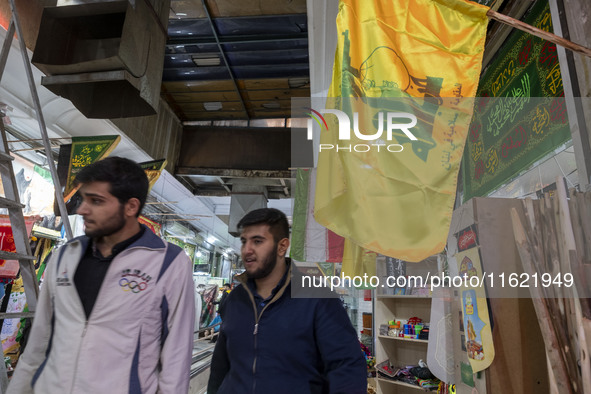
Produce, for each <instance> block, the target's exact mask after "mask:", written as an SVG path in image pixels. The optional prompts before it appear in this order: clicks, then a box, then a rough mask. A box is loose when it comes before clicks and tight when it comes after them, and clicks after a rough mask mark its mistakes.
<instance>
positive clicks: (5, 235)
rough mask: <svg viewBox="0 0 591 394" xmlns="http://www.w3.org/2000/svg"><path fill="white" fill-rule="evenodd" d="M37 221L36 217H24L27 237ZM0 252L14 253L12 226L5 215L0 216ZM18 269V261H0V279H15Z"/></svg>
mask: <svg viewBox="0 0 591 394" xmlns="http://www.w3.org/2000/svg"><path fill="white" fill-rule="evenodd" d="M38 219H39V217H38V216H36V217H35V216H34V217H25V227H26V230H27V237H28V236H30V235H31V230H32V229H33V225H34V224H35V222H36V221H37V220H38ZM0 250H3V251H5V252H12V253H16V246H15V244H14V235H13V234H12V226H11V224H10V219H9V218H8V216H7V215H0ZM19 269H20V265H19V262H18V260H2V259H0V278H16V274H17V273H18V271H19Z"/></svg>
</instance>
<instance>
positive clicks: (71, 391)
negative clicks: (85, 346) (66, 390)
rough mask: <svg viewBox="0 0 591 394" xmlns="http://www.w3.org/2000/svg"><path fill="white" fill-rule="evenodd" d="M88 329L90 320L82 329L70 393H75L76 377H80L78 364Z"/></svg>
mask: <svg viewBox="0 0 591 394" xmlns="http://www.w3.org/2000/svg"><path fill="white" fill-rule="evenodd" d="M87 328H88V319H86V321H85V322H84V329H82V335H81V336H80V346H78V353H77V354H76V364H75V365H74V374H73V375H72V376H73V379H72V388H71V389H70V393H73V392H74V386H75V385H76V376H77V375H78V364H79V359H80V349H81V348H82V341H83V340H84V336H85V335H86V329H87Z"/></svg>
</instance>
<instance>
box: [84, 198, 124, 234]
mask: <svg viewBox="0 0 591 394" xmlns="http://www.w3.org/2000/svg"><path fill="white" fill-rule="evenodd" d="M123 227H125V213H124V207H123V204H121V205H120V207H119V212H118V213H116V214H114V215H113V216H111V218H110V220H109V221H107V224H106V225H105V226H104V227H102V228H95V229H94V230H92V231H88V230H87V229H84V233H85V234H86V235H87V236H89V237H90V238H101V237H105V236H108V235H111V234H115V233H116V232H118V231H120V230H121V229H122V228H123Z"/></svg>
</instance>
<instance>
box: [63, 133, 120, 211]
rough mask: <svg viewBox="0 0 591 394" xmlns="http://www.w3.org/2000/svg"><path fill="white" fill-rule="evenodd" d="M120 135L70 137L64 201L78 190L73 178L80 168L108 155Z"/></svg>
mask: <svg viewBox="0 0 591 394" xmlns="http://www.w3.org/2000/svg"><path fill="white" fill-rule="evenodd" d="M120 140H121V136H119V135H100V136H95V137H72V145H71V148H70V162H69V164H68V176H67V179H66V184H65V185H64V201H68V200H69V199H70V198H72V196H73V195H74V194H75V193H76V191H78V188H77V187H75V186H74V180H75V178H76V175H77V174H78V173H79V172H80V170H81V169H82V168H84V167H86V166H87V165H89V164H92V163H94V162H95V161H98V160H100V159H102V158H103V157H107V156H109V154H110V153H111V152H112V151H113V149H115V147H116V146H117V144H118V143H119V141H120Z"/></svg>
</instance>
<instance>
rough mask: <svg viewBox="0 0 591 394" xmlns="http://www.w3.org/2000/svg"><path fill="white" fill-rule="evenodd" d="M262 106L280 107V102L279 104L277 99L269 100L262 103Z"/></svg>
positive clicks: (268, 107) (269, 107)
mask: <svg viewBox="0 0 591 394" xmlns="http://www.w3.org/2000/svg"><path fill="white" fill-rule="evenodd" d="M263 108H267V109H279V108H281V104H279V103H278V102H277V101H271V102H269V103H263Z"/></svg>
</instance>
